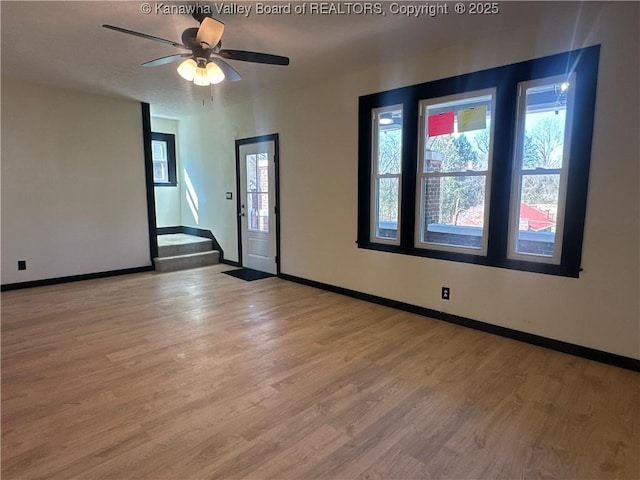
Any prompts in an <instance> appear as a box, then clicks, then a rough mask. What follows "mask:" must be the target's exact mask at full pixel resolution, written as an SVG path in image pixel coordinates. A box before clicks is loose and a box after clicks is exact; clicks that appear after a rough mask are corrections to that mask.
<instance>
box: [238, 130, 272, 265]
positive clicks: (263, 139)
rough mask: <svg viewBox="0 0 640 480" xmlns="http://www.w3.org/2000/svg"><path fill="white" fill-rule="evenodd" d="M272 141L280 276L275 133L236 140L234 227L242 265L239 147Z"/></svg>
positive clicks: (239, 259) (239, 261)
mask: <svg viewBox="0 0 640 480" xmlns="http://www.w3.org/2000/svg"><path fill="white" fill-rule="evenodd" d="M262 142H273V150H274V154H273V160H274V162H275V173H274V175H275V179H274V180H275V182H274V183H275V198H276V202H275V203H276V204H275V205H274V207H273V213H274V215H275V216H276V219H275V220H276V221H275V224H276V259H275V260H276V275H277V276H280V273H281V271H280V258H281V256H280V143H279V137H278V134H277V133H271V134H268V135H259V136H257V137H250V138H240V139H237V140H236V221H237V223H236V227H237V229H238V230H237V233H238V264H239V265H240V266H241V267H242V266H243V264H242V217H241V216H240V213H242V210H241V207H240V205H241V201H242V199H241V198H240V147H241V146H242V145H250V144H252V143H262Z"/></svg>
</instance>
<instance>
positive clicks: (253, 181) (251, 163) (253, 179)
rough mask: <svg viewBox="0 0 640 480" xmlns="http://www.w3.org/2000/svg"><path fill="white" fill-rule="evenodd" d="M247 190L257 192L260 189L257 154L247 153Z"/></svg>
mask: <svg viewBox="0 0 640 480" xmlns="http://www.w3.org/2000/svg"><path fill="white" fill-rule="evenodd" d="M246 162H247V191H248V192H257V191H258V180H257V178H258V177H257V168H258V167H257V159H256V156H255V155H247V157H246Z"/></svg>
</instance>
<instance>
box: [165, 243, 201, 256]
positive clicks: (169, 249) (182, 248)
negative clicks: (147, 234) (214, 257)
mask: <svg viewBox="0 0 640 480" xmlns="http://www.w3.org/2000/svg"><path fill="white" fill-rule="evenodd" d="M211 249H212V245H211V241H208V242H198V243H186V244H179V245H163V246H161V247H158V257H177V256H179V255H191V254H192V253H200V252H209V251H211Z"/></svg>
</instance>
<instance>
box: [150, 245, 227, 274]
mask: <svg viewBox="0 0 640 480" xmlns="http://www.w3.org/2000/svg"><path fill="white" fill-rule="evenodd" d="M219 260H220V252H219V251H217V250H209V251H208V252H198V253H190V254H188V255H176V256H172V257H158V258H155V259H154V263H155V266H156V271H158V272H174V271H176V270H187V269H189V268H198V267H205V266H208V265H215V264H216V263H218V261H219Z"/></svg>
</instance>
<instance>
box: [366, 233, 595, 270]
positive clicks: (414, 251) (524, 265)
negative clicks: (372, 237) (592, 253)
mask: <svg viewBox="0 0 640 480" xmlns="http://www.w3.org/2000/svg"><path fill="white" fill-rule="evenodd" d="M356 243H357V244H358V248H363V249H366V250H375V251H378V252H387V253H396V254H400V255H411V256H414V257H426V258H435V259H438V260H448V261H453V262H462V263H471V264H474V265H483V266H485V267H496V268H506V269H509V270H519V271H523V272H532V273H541V274H546V275H556V276H561V277H570V278H579V276H580V271H582V269H581V268H570V267H567V266H565V265H551V264H548V263H538V262H527V261H524V260H511V259H507V258H499V259H494V258H490V257H488V256H482V255H473V254H468V253H459V252H447V251H443V250H427V249H421V248H415V247H404V246H401V245H388V244H382V243H373V242H356Z"/></svg>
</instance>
